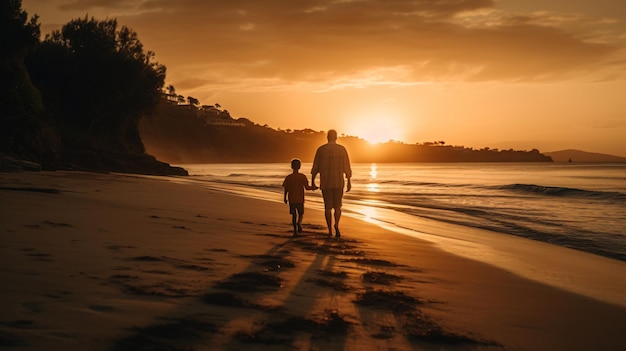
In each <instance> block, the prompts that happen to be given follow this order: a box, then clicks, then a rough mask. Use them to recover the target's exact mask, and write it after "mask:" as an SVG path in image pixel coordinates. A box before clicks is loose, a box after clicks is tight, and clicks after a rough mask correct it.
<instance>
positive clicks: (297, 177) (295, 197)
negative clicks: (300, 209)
mask: <svg viewBox="0 0 626 351" xmlns="http://www.w3.org/2000/svg"><path fill="white" fill-rule="evenodd" d="M308 184H309V180H308V179H307V177H306V176H305V175H304V174H303V173H291V174H290V175H288V176H287V177H285V181H284V182H283V188H285V189H286V190H287V199H288V200H289V202H290V203H294V204H303V203H304V189H305V187H306V186H307V185H308Z"/></svg>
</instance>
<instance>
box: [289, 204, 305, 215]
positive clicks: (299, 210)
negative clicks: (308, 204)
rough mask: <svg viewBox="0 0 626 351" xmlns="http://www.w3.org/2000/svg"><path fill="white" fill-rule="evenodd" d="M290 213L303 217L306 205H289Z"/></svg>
mask: <svg viewBox="0 0 626 351" xmlns="http://www.w3.org/2000/svg"><path fill="white" fill-rule="evenodd" d="M289 213H290V214H300V215H302V214H303V213H304V204H294V203H291V202H290V203H289Z"/></svg>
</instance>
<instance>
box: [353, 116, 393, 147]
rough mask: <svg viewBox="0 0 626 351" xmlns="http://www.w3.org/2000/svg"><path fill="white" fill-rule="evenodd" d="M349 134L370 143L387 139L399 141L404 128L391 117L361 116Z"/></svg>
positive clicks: (377, 142) (384, 141)
mask: <svg viewBox="0 0 626 351" xmlns="http://www.w3.org/2000/svg"><path fill="white" fill-rule="evenodd" d="M350 129H351V130H352V133H351V134H354V136H357V137H359V138H362V139H365V140H366V141H367V142H369V143H370V144H379V143H386V142H388V141H391V140H394V141H401V140H402V139H403V134H404V128H403V127H402V126H401V125H400V124H399V123H398V122H397V121H395V120H393V119H391V118H382V117H378V118H372V117H370V118H363V119H361V120H360V121H359V122H358V123H356V124H355V125H354V126H352V128H350Z"/></svg>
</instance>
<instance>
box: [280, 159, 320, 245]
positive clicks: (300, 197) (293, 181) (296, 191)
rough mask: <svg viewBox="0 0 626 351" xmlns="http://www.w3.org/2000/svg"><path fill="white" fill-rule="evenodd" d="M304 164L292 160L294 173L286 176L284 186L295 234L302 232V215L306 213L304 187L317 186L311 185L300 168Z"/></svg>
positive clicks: (311, 187)
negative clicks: (300, 171)
mask: <svg viewBox="0 0 626 351" xmlns="http://www.w3.org/2000/svg"><path fill="white" fill-rule="evenodd" d="M301 166H302V163H301V162H300V160H299V159H297V158H294V159H293V160H291V169H293V173H291V174H290V175H288V176H287V177H285V181H283V188H285V193H284V200H285V203H289V213H290V214H291V223H292V224H293V236H297V235H298V233H302V215H303V214H304V189H306V190H315V189H316V188H317V187H313V186H311V185H309V180H308V179H307V178H306V176H305V175H304V174H302V173H299V172H298V170H299V169H300V167H301Z"/></svg>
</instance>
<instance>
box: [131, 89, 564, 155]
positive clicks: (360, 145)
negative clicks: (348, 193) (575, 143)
mask: <svg viewBox="0 0 626 351" xmlns="http://www.w3.org/2000/svg"><path fill="white" fill-rule="evenodd" d="M139 130H140V134H141V138H142V141H143V144H144V145H145V147H146V151H147V152H148V153H149V154H151V155H154V156H156V157H157V158H158V159H159V160H161V161H164V162H168V163H174V164H189V163H224V162H229V163H242V162H288V161H289V160H290V159H291V158H294V157H298V158H300V159H301V160H302V161H303V162H311V161H312V159H313V156H314V154H315V150H316V149H317V147H319V146H320V145H322V144H323V143H325V142H326V133H325V131H315V130H312V129H303V130H291V129H287V130H275V129H272V128H270V127H268V126H261V125H258V124H255V123H254V122H252V121H250V120H248V119H245V118H239V119H234V118H232V117H231V116H230V114H229V113H228V111H226V110H221V108H216V107H215V106H203V107H200V108H198V107H195V106H192V105H185V104H179V103H178V102H177V101H173V99H170V98H167V95H165V96H164V97H163V99H162V101H161V103H160V105H159V107H158V109H157V113H156V114H155V115H154V116H152V117H150V118H144V119H142V120H141V121H140V124H139ZM338 142H339V143H341V144H343V145H345V146H346V147H347V148H348V151H349V153H350V158H351V160H352V161H353V162H552V159H551V158H550V157H548V156H545V155H543V154H541V153H540V152H539V151H538V150H531V151H517V150H497V149H489V148H483V149H473V148H468V147H463V146H452V145H445V142H442V141H441V142H424V143H417V144H404V143H400V142H387V143H384V144H375V145H372V144H370V143H368V142H367V141H365V140H363V139H361V138H358V137H356V136H346V135H343V136H341V137H340V138H339V140H338Z"/></svg>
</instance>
